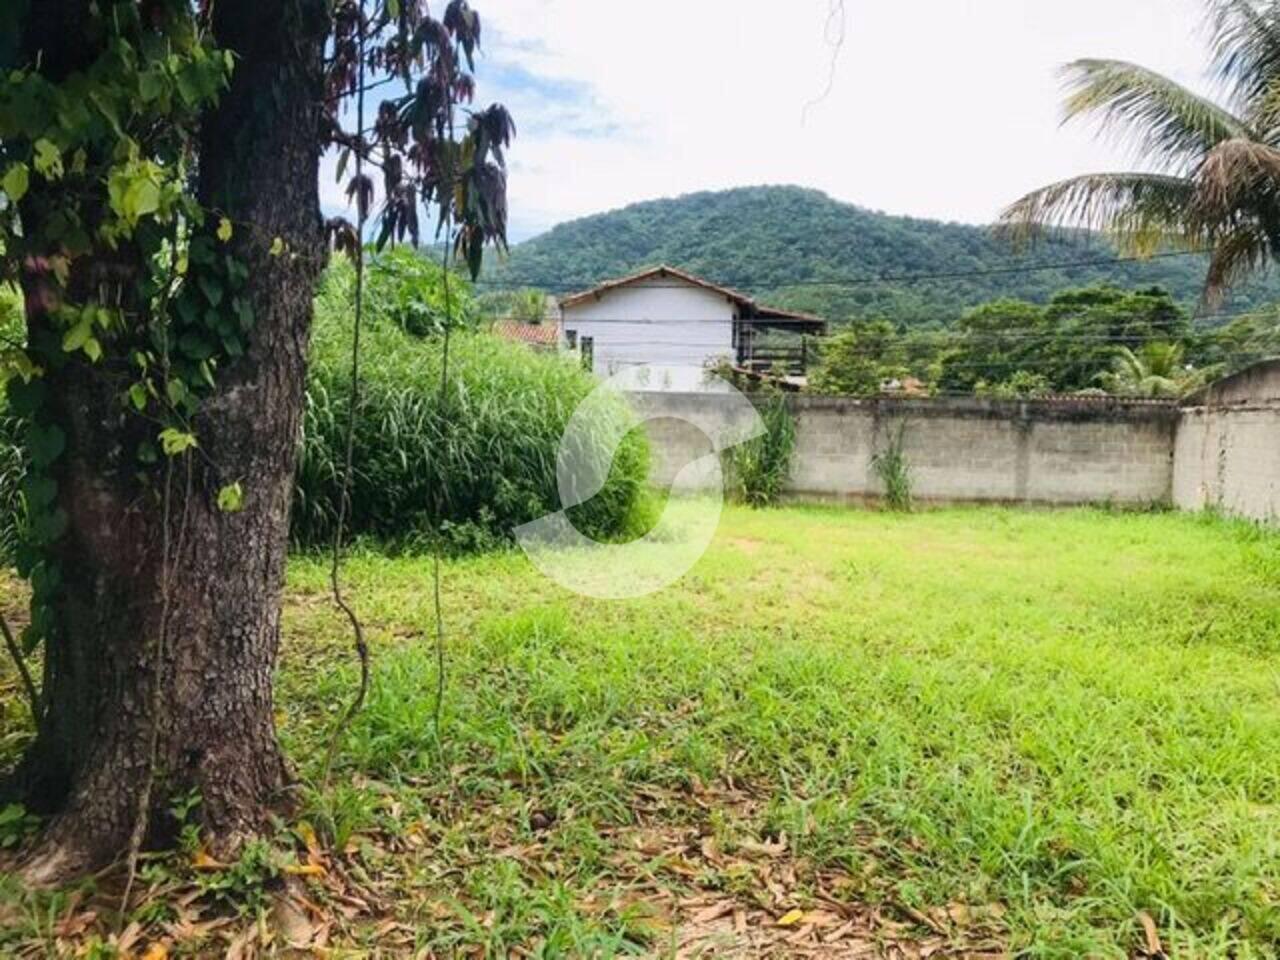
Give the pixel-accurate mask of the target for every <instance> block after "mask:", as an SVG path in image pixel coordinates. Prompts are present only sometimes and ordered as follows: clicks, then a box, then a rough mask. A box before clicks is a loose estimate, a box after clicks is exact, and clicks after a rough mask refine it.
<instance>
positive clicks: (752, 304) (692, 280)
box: [560, 263, 826, 326]
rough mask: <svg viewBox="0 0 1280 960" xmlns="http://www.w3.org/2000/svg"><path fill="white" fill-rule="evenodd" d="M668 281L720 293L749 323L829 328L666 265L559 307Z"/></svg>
mask: <svg viewBox="0 0 1280 960" xmlns="http://www.w3.org/2000/svg"><path fill="white" fill-rule="evenodd" d="M665 277H673V278H675V279H676V280H681V281H683V282H684V283H687V284H690V285H691V286H695V287H701V288H702V289H703V290H710V291H711V292H712V293H718V294H720V295H721V296H722V297H725V298H726V299H728V300H732V301H733V302H734V303H736V304H738V305H739V306H741V307H743V308H745V310H746V311H747V312H749V313H750V315H751V316H750V317H749V318H748V319H751V318H758V319H761V320H799V321H802V322H807V323H814V324H822V325H824V326H825V324H826V321H825V320H823V319H822V318H821V317H816V316H814V315H813V314H811V313H800V312H799V311H796V310H782V309H779V308H777V307H767V306H764V305H763V304H760V303H757V302H756V300H755V298H754V297H749V296H747V295H746V294H745V293H742V292H741V291H739V290H734V289H733V288H732V287H724V286H721V285H720V284H718V283H712V282H711V281H710V280H704V279H703V278H702V277H698V276H695V275H694V274H692V273H689V272H687V271H685V270H681V269H679V268H678V267H672V266H669V265H667V264H665V263H664V264H660V265H659V266H656V267H649V268H647V269H645V270H641V271H640V272H639V273H632V274H628V275H627V276H625V277H618V278H617V279H614V280H605V281H604V282H603V283H598V284H596V285H595V286H594V287H592V288H591V289H590V290H583V291H582V292H580V293H574V294H570V295H569V296H567V297H561V298H560V306H561V307H562V308H563V307H573V306H577V305H578V304H580V303H585V302H586V301H588V300H592V299H595V300H598V299H600V298H601V297H603V296H604V295H605V294H606V293H609V292H610V291H612V290H617V289H618V288H619V287H627V286H630V285H631V284H633V283H642V282H644V281H646V280H652V279H655V278H656V279H662V278H665Z"/></svg>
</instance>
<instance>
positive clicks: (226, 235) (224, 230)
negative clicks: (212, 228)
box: [218, 217, 234, 243]
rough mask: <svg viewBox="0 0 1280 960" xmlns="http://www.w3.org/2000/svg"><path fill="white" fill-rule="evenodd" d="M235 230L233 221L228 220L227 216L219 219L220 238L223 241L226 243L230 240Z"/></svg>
mask: <svg viewBox="0 0 1280 960" xmlns="http://www.w3.org/2000/svg"><path fill="white" fill-rule="evenodd" d="M233 232H234V231H233V229H232V226H231V221H230V220H228V219H227V218H226V217H223V218H222V219H221V220H219V221H218V239H219V240H221V241H222V242H223V243H226V242H227V241H228V240H230V239H231V235H232V233H233Z"/></svg>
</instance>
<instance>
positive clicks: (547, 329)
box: [493, 320, 560, 347]
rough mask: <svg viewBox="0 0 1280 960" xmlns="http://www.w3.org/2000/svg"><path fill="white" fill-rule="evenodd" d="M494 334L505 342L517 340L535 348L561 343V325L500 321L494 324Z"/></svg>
mask: <svg viewBox="0 0 1280 960" xmlns="http://www.w3.org/2000/svg"><path fill="white" fill-rule="evenodd" d="M493 332H494V334H496V335H497V336H499V337H502V338H503V339H504V340H515V341H517V342H518V343H528V344H532V345H533V346H535V347H554V346H555V345H556V344H558V343H559V342H560V325H559V324H557V323H521V322H519V321H518V320H498V321H496V322H495V323H494V324H493Z"/></svg>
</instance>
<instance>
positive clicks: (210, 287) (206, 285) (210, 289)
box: [196, 273, 222, 307]
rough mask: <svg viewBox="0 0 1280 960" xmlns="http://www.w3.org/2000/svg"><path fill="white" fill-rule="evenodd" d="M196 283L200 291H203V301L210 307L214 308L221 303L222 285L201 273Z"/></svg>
mask: <svg viewBox="0 0 1280 960" xmlns="http://www.w3.org/2000/svg"><path fill="white" fill-rule="evenodd" d="M196 282H197V283H199V284H200V289H201V290H203V291H204V296H205V299H206V300H208V301H209V303H210V305H211V306H215V307H216V306H217V305H218V304H220V303H221V302H222V284H220V283H218V281H217V280H216V279H215V278H214V277H211V276H209V275H208V274H207V273H201V274H200V276H199V277H198V278H197V279H196Z"/></svg>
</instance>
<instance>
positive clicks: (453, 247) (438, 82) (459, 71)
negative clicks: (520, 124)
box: [321, 0, 515, 784]
mask: <svg viewBox="0 0 1280 960" xmlns="http://www.w3.org/2000/svg"><path fill="white" fill-rule="evenodd" d="M334 23H335V29H334V35H333V42H332V49H331V57H330V60H329V69H328V87H329V89H328V92H329V97H328V102H329V103H330V104H331V108H330V111H329V123H330V125H331V132H330V136H331V142H332V143H333V144H334V145H335V146H336V147H337V148H338V149H339V151H340V152H339V160H338V177H339V179H341V178H342V177H343V175H344V173H345V171H346V169H347V167H348V166H350V165H351V162H352V160H354V167H355V169H354V174H353V175H352V177H351V179H350V180H349V181H348V182H347V184H346V193H347V196H348V197H349V198H350V199H351V200H352V201H353V202H354V203H355V205H356V212H357V220H356V224H355V225H354V226H353V225H351V224H350V223H349V222H347V221H345V220H342V219H334V220H330V221H329V222H328V224H327V228H328V232H329V234H330V236H331V237H332V238H333V243H334V245H335V246H337V247H339V248H341V249H345V250H346V251H347V252H348V253H349V255H351V257H352V259H353V260H354V263H355V270H356V293H355V296H356V302H355V329H354V336H353V344H352V357H351V407H350V410H349V411H348V416H349V418H350V419H349V420H348V424H347V441H346V446H345V457H344V464H343V480H342V490H341V493H340V494H339V509H338V523H337V529H336V533H335V536H334V543H333V553H332V564H331V572H330V573H331V575H330V580H331V588H332V592H333V598H334V602H335V603H336V604H337V605H338V607H339V608H340V609H341V610H342V611H343V613H344V614H345V615H346V617H347V619H348V621H349V623H350V625H351V630H352V636H353V646H354V648H355V652H356V656H357V659H358V662H359V667H360V685H359V688H358V689H357V692H356V694H355V696H354V698H353V699H352V701H351V703H350V704H349V705H348V706H347V707H346V708H345V709H344V710H343V712H342V714H341V715H340V717H339V720H338V723H337V725H336V727H335V729H334V732H333V736H332V738H331V740H330V744H329V749H328V751H327V753H326V756H325V760H324V765H323V774H322V777H321V782H322V784H327V783H328V780H329V775H330V772H331V769H332V763H333V758H334V754H335V752H336V750H337V748H338V744H339V741H340V738H341V737H342V735H343V733H344V731H345V729H346V727H347V726H348V725H349V723H350V721H351V718H352V717H353V716H354V715H355V713H357V712H358V711H359V709H360V708H361V706H362V705H363V703H364V700H365V697H366V696H367V692H368V685H369V649H368V644H367V642H366V640H365V637H364V632H363V628H362V626H361V624H360V620H359V618H358V617H357V616H356V614H355V612H354V610H353V609H352V607H351V604H350V602H349V601H348V600H347V598H346V597H345V596H344V595H343V592H342V588H341V580H340V563H341V554H342V548H343V535H344V522H345V518H346V507H347V501H348V497H349V487H350V482H351V473H352V470H353V469H354V464H353V463H352V451H353V437H354V432H355V417H356V416H358V415H359V396H360V374H359V364H360V339H359V338H360V326H361V322H362V317H363V294H364V284H363V277H364V250H363V241H364V238H365V234H366V229H365V225H366V222H367V220H368V217H369V213H370V209H371V207H372V205H373V202H374V200H375V199H376V198H377V197H378V196H379V195H380V196H381V198H382V208H381V212H380V214H379V217H378V219H379V226H378V232H377V241H376V245H377V246H378V247H379V248H381V247H383V246H385V245H387V244H388V243H396V242H403V241H405V240H408V241H409V242H411V243H413V244H414V245H415V246H417V245H418V244H419V243H420V241H421V239H422V234H423V231H422V229H421V226H420V220H419V210H420V208H430V207H435V208H436V209H437V210H438V220H437V223H436V230H435V238H436V240H437V241H439V242H440V243H441V245H442V251H443V252H442V263H441V266H442V270H443V272H444V283H445V298H446V304H445V313H446V322H445V326H444V330H443V344H442V350H443V357H442V364H441V383H440V400H441V403H442V404H443V403H444V402H446V400H447V389H448V370H449V354H448V351H449V337H450V332H451V326H452V323H453V310H452V304H451V293H450V289H449V286H448V285H449V273H450V266H451V264H450V260H451V258H454V257H458V258H461V259H462V260H463V261H464V262H465V263H466V264H467V267H468V269H469V270H470V272H471V274H472V276H473V277H474V276H476V275H477V274H478V273H479V270H480V266H481V262H482V257H483V252H484V248H485V246H486V245H488V244H496V245H498V246H500V247H503V246H505V244H506V172H505V158H504V154H503V151H504V150H505V148H506V147H507V146H508V145H509V144H510V141H511V137H512V136H513V134H514V132H515V128H514V124H513V123H512V120H511V117H510V115H509V114H508V113H507V111H506V109H505V108H504V107H502V106H500V105H496V104H495V105H493V106H490V107H488V108H486V109H483V110H471V109H469V108H467V107H464V109H466V111H467V122H466V133H465V135H464V136H463V137H461V138H458V137H457V135H456V120H457V112H458V108H459V105H467V104H470V103H471V102H472V100H473V98H474V93H475V81H474V76H473V73H474V69H475V59H474V58H475V53H476V51H477V50H478V48H479V45H480V37H481V25H480V17H479V14H478V13H476V12H475V11H474V10H472V9H471V7H470V6H469V5H468V4H467V3H466V2H465V0H453V2H451V3H449V4H448V6H447V7H446V8H445V11H444V16H443V18H442V19H440V20H435V19H433V18H432V17H430V16H429V15H428V13H427V8H426V5H425V4H424V3H421V2H418V0H412V2H411V0H404V2H396V0H380V2H374V3H365V2H363V0H350V2H346V3H340V4H339V5H338V6H337V8H336V10H335V20H334ZM464 64H465V66H464ZM397 85H398V86H400V87H401V88H402V89H403V92H402V93H399V94H393V95H390V96H384V98H383V99H382V100H381V102H380V103H379V105H378V108H377V112H376V119H375V120H374V122H373V124H372V126H371V127H366V125H365V95H366V93H367V92H369V91H371V90H373V89H377V88H381V87H387V86H391V87H394V86H397ZM344 98H354V100H355V128H354V130H347V129H346V128H345V127H344V125H343V122H342V121H343V119H344V115H343V113H342V111H341V110H340V109H339V106H338V105H339V104H340V103H341V102H342V101H343V99H344ZM366 164H368V165H370V166H373V167H374V168H376V169H378V170H380V171H381V175H382V176H381V184H380V189H379V185H375V183H374V180H373V179H372V178H370V177H369V176H368V175H367V174H366V173H365V165H366ZM438 549H439V548H438V545H437V551H438ZM433 580H434V601H435V612H436V652H437V667H438V671H439V677H438V690H437V705H436V713H435V728H436V733H437V736H438V734H439V722H440V720H439V718H440V704H441V702H442V700H443V683H444V665H443V616H442V611H441V606H440V566H439V555H438V552H437V555H436V557H435V558H434V561H433Z"/></svg>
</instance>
